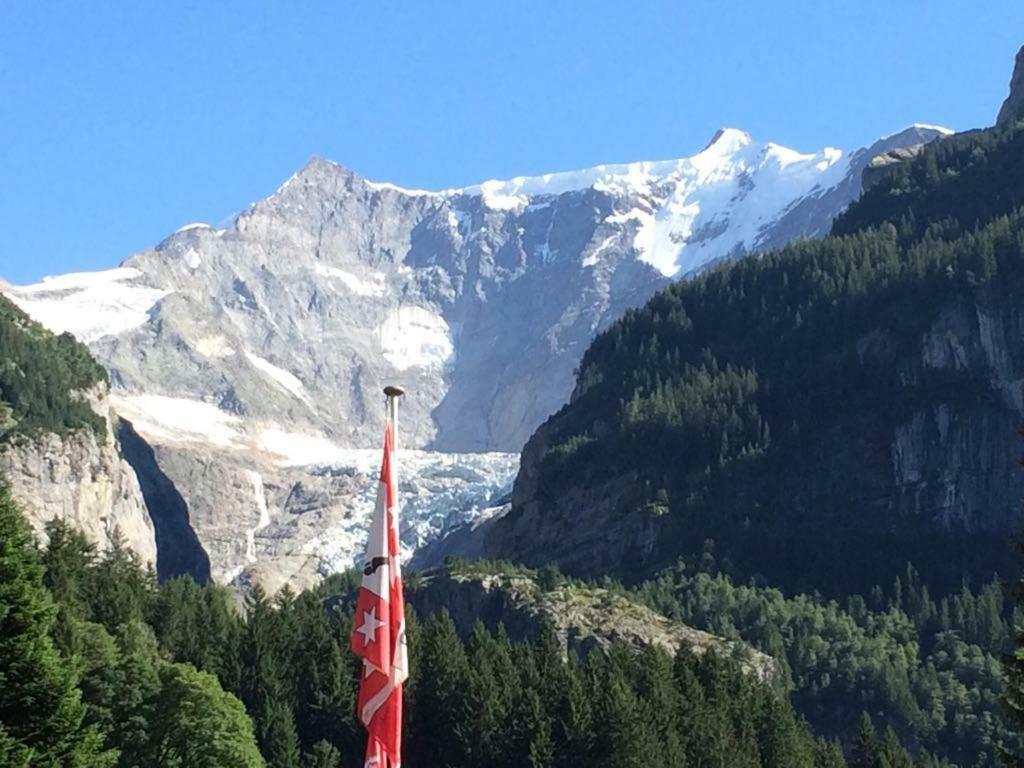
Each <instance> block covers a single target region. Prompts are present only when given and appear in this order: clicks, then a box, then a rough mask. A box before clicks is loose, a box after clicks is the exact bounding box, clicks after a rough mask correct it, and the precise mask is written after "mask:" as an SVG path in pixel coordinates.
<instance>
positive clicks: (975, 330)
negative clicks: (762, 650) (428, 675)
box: [487, 125, 1024, 599]
mask: <svg viewBox="0 0 1024 768" xmlns="http://www.w3.org/2000/svg"><path fill="white" fill-rule="evenodd" d="M1022 148H1024V128H1022V126H1020V125H1017V126H1012V127H1009V128H1006V129H1003V130H991V131H983V132H975V133H972V134H966V135H962V136H957V137H953V138H949V139H945V140H942V141H939V142H935V143H933V144H931V145H929V146H927V147H925V148H924V149H923V151H922V152H921V153H920V154H919V155H918V156H917V157H916V159H914V160H913V161H911V162H909V163H907V164H905V165H900V166H897V167H896V169H895V171H894V172H893V173H892V175H891V176H890V177H888V178H886V179H883V180H882V181H880V182H879V183H877V184H876V185H875V186H874V187H873V188H872V189H871V190H870V191H869V192H867V193H866V194H865V195H864V197H863V198H862V199H861V201H860V202H859V203H856V204H855V205H854V206H852V207H851V209H850V210H849V212H848V213H847V214H846V215H845V216H844V217H843V218H841V219H840V220H839V221H838V222H837V224H836V227H835V234H834V235H833V236H830V237H828V238H825V239H824V240H822V241H816V242H812V241H805V242H800V243H797V244H794V245H792V246H790V247H787V248H785V249H782V250H779V251H773V252H770V253H767V254H765V255H763V256H761V257H751V258H747V259H744V260H742V261H740V262H739V263H737V264H735V265H731V266H728V267H725V268H722V269H719V270H717V271H715V272H713V273H711V274H707V275H705V276H702V277H700V278H698V279H695V280H692V281H683V282H679V283H676V284H674V285H673V286H671V287H670V288H668V289H667V290H665V291H663V292H661V293H660V294H658V295H657V296H656V297H655V298H653V299H652V300H651V301H650V302H649V303H648V304H647V305H646V306H645V307H643V308H642V309H639V310H636V311H632V312H629V313H627V315H626V316H625V317H624V318H623V319H622V320H621V321H620V322H618V323H616V324H615V325H614V326H613V327H612V328H610V329H609V330H608V331H607V332H606V333H604V334H602V335H601V336H600V337H598V338H597V340H596V341H595V342H594V343H593V345H592V346H591V348H590V349H589V350H588V352H587V353H586V355H585V356H584V359H583V362H582V365H581V369H580V372H579V376H578V380H577V386H576V391H575V393H574V396H573V399H572V402H571V403H570V404H569V405H568V406H566V407H565V408H563V409H562V410H561V411H560V412H559V413H558V414H556V415H555V416H553V417H552V418H551V419H550V420H549V421H548V422H547V424H545V425H544V426H543V427H542V428H541V429H540V430H539V431H538V433H537V434H536V435H535V436H534V438H533V439H532V440H531V442H530V444H529V445H528V446H527V448H526V450H525V452H524V459H523V469H522V471H521V473H520V476H519V479H518V481H517V486H516V492H515V496H514V500H513V501H514V503H513V509H512V512H511V513H510V514H509V515H508V516H507V517H506V518H505V519H503V520H501V521H500V522H498V523H497V524H496V525H495V526H494V528H493V529H492V530H491V531H490V534H489V537H488V540H487V551H488V553H489V554H490V555H492V556H494V557H508V558H512V559H516V560H521V561H524V562H527V563H538V564H539V563H543V562H547V561H555V562H558V563H560V564H561V565H562V566H563V567H564V568H566V569H568V570H570V571H573V572H577V573H586V574H594V575H597V574H600V573H602V572H604V571H610V572H612V573H615V574H618V575H620V576H622V577H624V578H625V579H627V580H629V581H637V580H638V579H640V578H643V577H644V576H646V575H649V574H651V573H653V572H655V571H657V570H658V569H659V568H662V567H665V566H668V565H671V564H672V562H674V560H675V559H676V558H677V557H680V556H683V557H686V558H687V559H692V558H694V557H697V556H699V555H700V553H701V552H702V551H704V550H705V549H706V548H707V547H708V546H713V548H714V550H715V552H716V553H717V557H718V559H719V561H720V563H722V565H723V566H724V567H726V568H727V569H728V570H729V571H730V572H732V573H734V574H737V575H739V576H740V577H741V578H742V579H743V580H746V579H747V578H748V577H756V578H758V579H763V580H765V581H766V582H767V583H770V584H775V585H779V586H782V587H784V588H785V589H787V590H789V591H801V590H802V591H811V590H821V591H823V592H825V593H826V594H829V595H834V596H837V597H840V598H844V599H845V596H847V595H851V594H866V593H867V591H868V590H870V589H871V587H872V586H873V585H874V584H877V583H892V581H893V579H894V578H895V577H896V576H898V575H900V574H901V573H903V572H904V571H905V568H906V565H907V563H908V562H912V563H913V564H914V565H915V567H916V568H917V569H918V570H919V572H920V573H921V577H922V579H923V581H924V583H925V584H926V585H927V586H929V587H930V588H931V589H932V590H933V594H935V593H938V594H942V593H947V592H950V591H953V590H956V589H958V588H959V586H960V583H961V580H962V579H963V578H968V579H970V580H972V581H973V582H974V583H977V584H981V583H985V582H987V581H989V580H991V578H992V575H993V573H994V572H996V571H999V572H1003V573H1008V571H1006V569H1008V568H1010V567H1011V566H1010V565H1009V563H1010V550H1009V546H1008V543H1007V541H1008V536H1009V534H1010V533H1011V532H1012V531H1013V530H1014V529H1015V528H1016V527H1018V526H1019V525H1020V523H1021V521H1022V518H1021V516H1020V514H1019V498H1020V495H1021V483H1020V477H1019V473H1018V472H1017V471H1016V465H1015V458H1016V456H1017V455H1018V453H1019V447H1018V445H1017V437H1016V430H1017V427H1018V425H1019V423H1020V421H1021V418H1022V414H1024V406H1022V398H1024V392H1022V388H1021V383H1020V382H1021V380H1022V378H1024V344H1022V343H1021V342H1020V339H1021V338H1022V337H1024V319H1022V315H1021V312H1020V310H1019V307H1020V306H1022V300H1024V208H1021V205H1022V203H1024V152H1022V151H1021V150H1022Z"/></svg>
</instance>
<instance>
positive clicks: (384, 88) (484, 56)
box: [0, 0, 1024, 282]
mask: <svg viewBox="0 0 1024 768" xmlns="http://www.w3.org/2000/svg"><path fill="white" fill-rule="evenodd" d="M1022 44H1024V3H1022V2H1021V0H984V2H981V3H979V2H967V1H963V2H961V1H955V0H928V1H925V0H899V1H898V2H893V0H884V1H883V0H859V1H858V2H849V1H847V0H821V1H818V2H811V0H771V1H770V2H769V1H768V0H763V1H760V2H756V1H755V0H749V1H744V0H734V1H733V2H731V3H726V2H721V0H680V1H678V2H653V1H652V2H647V1H646V0H632V1H631V2H625V3H624V2H612V1H611V0H609V1H608V2H605V1H604V0H588V1H587V2H582V0H580V1H579V2H567V1H563V0H536V1H534V0H529V1H525V0H524V1H516V0H502V1H497V0H496V1H493V2H492V1H491V0H473V1H471V2H456V1H454V0H452V1H450V2H441V1H438V2H426V1H425V0H416V1H415V2H413V1H408V2H406V1H404V0H319V2H314V1H313V0H288V1H287V2H285V1H284V0H278V1H274V2H269V1H268V2H262V1H261V0H247V1H245V2H234V1H233V0H195V1H193V2H187V1H185V0H174V1H173V2H170V1H169V2H155V1H154V2H111V1H109V0H103V1H102V2H82V1H77V0H67V1H66V2H56V1H53V2H50V1H48V0H0V174H2V178H0V232H2V233H3V234H2V236H0V276H2V277H4V278H6V279H8V280H11V281H13V282H26V281H30V280H34V279H37V278H39V277H41V276H42V275H45V274H55V273H60V272H65V271H70V270H79V269H93V268H101V267H108V266H113V265H114V264H116V263H117V262H119V261H121V260H122V259H123V258H125V257H127V256H128V255H130V254H131V253H132V252H134V251H136V250H140V249H142V248H145V247H148V246H150V245H153V244H155V243H156V242H159V241H160V240H161V239H162V238H163V237H164V236H166V235H167V234H169V233H170V232H172V231H173V230H175V229H177V228H178V227H179V226H181V225H183V224H186V223H189V222H192V221H207V222H210V223H218V222H221V221H223V220H225V219H227V218H228V217H230V216H231V215H232V214H233V213H235V212H237V211H239V210H241V209H243V208H244V207H245V206H246V205H248V203H250V202H251V201H253V200H256V199H259V198H261V197H263V196H265V195H267V194H269V193H270V192H272V191H273V190H274V189H275V188H276V187H277V186H278V185H279V184H280V183H281V182H282V181H283V180H284V179H286V178H287V177H288V176H289V175H291V173H292V172H294V171H295V170H296V169H297V168H299V167H300V166H301V165H302V164H303V163H304V162H305V161H306V160H307V159H308V158H309V157H310V156H311V155H315V154H316V155H322V156H325V157H328V158H330V159H332V160H336V161H337V162H340V163H342V164H343V165H346V166H348V167H349V168H352V169H353V170H355V171H357V172H359V173H361V174H363V175H365V176H368V177H370V178H372V179H379V180H389V181H394V182H396V183H398V184H402V185H405V186H413V187H426V188H440V187H450V186H459V185H463V184H467V183H471V182H475V181H480V180H482V179H485V178H495V177H505V176H514V175H519V174H530V173H539V172H545V171H552V170H561V169H570V168H576V167H584V166H587V165H593V164H596V163H599V162H610V161H625V160H636V159H654V158H667V157H677V156H681V155H687V154H691V153H693V152H694V151H697V150H698V149H700V148H701V146H702V145H703V144H704V143H705V142H706V141H707V140H708V139H709V138H710V136H711V134H712V133H713V132H714V130H715V129H716V128H718V127H719V126H722V125H730V126H736V127H740V128H744V129H746V130H749V131H750V132H751V133H753V134H754V135H755V136H756V137H757V138H760V139H765V140H774V141H778V142H781V143H784V144H786V145H789V146H791V147H793V148H795V149H802V150H811V149H818V148H820V147H822V146H824V145H833V146H840V147H843V148H854V147H858V146H861V145H863V144H864V143H866V142H869V141H871V140H873V139H874V138H876V137H878V136H880V135H882V134H885V133H888V132H892V131H894V130H897V129H899V128H901V127H903V126H905V125H907V124H909V123H912V122H931V123H941V124H945V125H949V126H950V127H954V128H958V129H963V128H970V127H977V126H982V125H988V124H991V122H992V121H993V120H994V116H995V113H996V111H997V110H998V107H999V104H1000V102H1001V101H1002V99H1003V98H1004V96H1005V94H1006V89H1007V83H1008V81H1009V77H1010V71H1011V67H1012V59H1013V55H1014V54H1015V52H1016V51H1017V49H1018V48H1019V47H1020V46H1021V45H1022Z"/></svg>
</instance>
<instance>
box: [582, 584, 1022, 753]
mask: <svg viewBox="0 0 1024 768" xmlns="http://www.w3.org/2000/svg"><path fill="white" fill-rule="evenodd" d="M602 586H607V587H609V588H612V589H617V590H623V591H626V590H625V588H623V587H622V586H621V585H617V584H615V583H614V582H612V581H610V580H606V581H604V582H602ZM628 593H629V594H631V595H633V596H634V597H636V598H639V599H640V600H641V601H642V602H644V603H646V604H647V605H649V606H651V607H652V608H654V609H655V610H658V611H659V612H662V613H664V614H665V615H667V616H669V617H671V618H673V619H676V620H678V621H682V622H684V623H686V624H689V625H691V626H695V627H698V628H700V629H705V630H707V631H709V632H713V633H715V634H718V635H722V636H725V637H730V638H736V639H742V640H744V641H746V642H748V643H750V644H752V645H754V646H755V647H757V648H759V649H761V650H763V651H765V652H766V653H769V654H770V655H772V656H773V657H774V658H776V659H778V660H779V661H780V662H781V663H782V665H783V668H784V671H785V673H786V676H787V678H788V681H789V685H790V686H792V701H793V705H794V707H795V708H796V710H797V711H798V712H800V713H801V714H802V715H803V716H804V717H806V718H807V719H808V721H809V722H810V723H811V725H812V726H813V727H814V729H815V731H816V732H818V733H820V734H824V735H828V736H831V737H845V736H848V735H849V734H850V733H852V732H853V731H854V729H855V727H856V722H857V718H858V716H859V715H860V713H861V711H862V710H864V709H866V710H868V711H870V712H874V713H879V715H880V716H882V717H883V718H884V721H885V723H886V724H887V725H891V726H892V727H893V728H895V729H896V731H897V732H898V734H899V735H900V736H901V737H903V739H904V740H905V741H907V742H909V743H916V744H921V745H923V746H924V747H925V748H927V749H929V750H930V751H932V752H934V753H939V754H943V755H946V756H948V757H951V758H953V759H954V760H955V761H957V762H959V763H960V764H962V765H965V766H969V765H974V764H981V765H994V764H995V761H996V751H997V745H998V744H999V743H1000V742H1003V741H1006V740H1008V739H1010V734H1009V733H1008V732H1007V731H1006V729H1004V728H1002V727H1000V725H999V722H998V719H997V718H996V717H995V716H994V713H995V712H996V710H997V709H998V703H997V702H998V699H999V695H1000V690H1001V685H1000V673H1001V665H1000V662H999V657H1000V655H1001V653H1002V652H1003V651H1004V650H1005V649H1007V648H1008V644H1009V642H1010V637H1011V620H1010V616H1009V611H1008V608H1007V606H1006V605H1005V598H1004V596H1003V592H1002V588H1001V585H1000V584H999V583H998V582H993V583H991V584H989V585H988V586H986V587H984V588H983V589H981V590H978V591H976V592H975V591H971V590H970V589H968V588H966V587H964V588H962V589H961V590H960V591H959V592H957V593H955V594H953V595H950V596H948V597H944V598H942V599H941V600H933V599H932V598H931V596H930V594H929V591H928V589H927V587H926V586H924V585H922V584H921V581H920V578H919V577H918V575H917V572H916V571H914V570H913V569H912V568H908V569H907V571H906V572H905V573H904V575H903V576H902V577H901V578H899V579H897V580H896V581H895V583H894V584H893V586H892V588H891V589H890V590H888V591H886V592H883V591H882V590H875V595H876V597H875V598H874V599H872V600H870V601H869V600H865V599H864V598H862V597H860V596H853V597H850V598H848V599H847V600H846V601H845V605H844V606H841V605H840V604H839V603H837V602H836V601H832V600H825V599H822V598H820V597H816V596H798V597H794V598H788V597H786V596H785V595H784V594H783V593H782V592H781V591H780V590H778V589H772V588H766V587H759V586H755V585H738V584H736V583H734V582H733V580H732V579H730V578H729V577H728V576H725V575H723V574H721V573H706V572H703V571H700V570H694V569H688V568H686V567H685V566H684V565H683V564H679V565H678V566H677V567H676V568H673V569H671V570H669V571H666V572H665V573H663V574H662V575H661V576H659V577H658V578H657V579H655V580H653V581H650V582H647V583H645V584H642V585H640V586H638V587H636V588H635V589H632V590H629V591H628Z"/></svg>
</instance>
